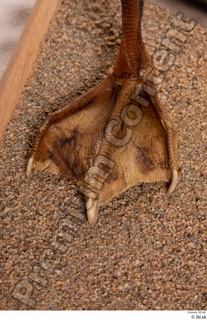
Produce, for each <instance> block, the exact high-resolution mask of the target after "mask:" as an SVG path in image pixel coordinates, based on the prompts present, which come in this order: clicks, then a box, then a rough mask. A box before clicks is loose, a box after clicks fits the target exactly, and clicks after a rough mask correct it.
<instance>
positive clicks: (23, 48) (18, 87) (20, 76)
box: [0, 0, 59, 137]
mask: <svg viewBox="0 0 207 320" xmlns="http://www.w3.org/2000/svg"><path fill="white" fill-rule="evenodd" d="M58 1H59V0H37V1H36V4H35V6H34V8H33V10H32V12H31V14H30V16H29V19H28V21H27V23H26V26H25V28H24V30H23V32H22V35H21V37H20V39H19V41H18V43H17V46H16V48H15V50H14V52H13V55H12V57H11V59H10V61H9V64H8V66H7V68H6V71H5V73H4V75H3V77H2V80H1V82H0V137H1V135H2V133H3V131H4V129H5V126H6V124H7V123H8V122H9V120H10V118H11V115H12V112H13V110H14V109H15V107H16V104H17V103H18V100H19V97H20V95H21V93H22V90H23V88H24V86H25V83H26V81H27V79H28V77H29V75H30V73H31V71H32V68H33V64H34V61H35V59H36V56H37V53H38V50H39V46H40V42H41V39H42V38H43V35H44V34H45V32H46V31H47V29H48V26H49V23H50V21H51V18H52V16H53V13H54V11H55V9H56V7H57V4H58Z"/></svg>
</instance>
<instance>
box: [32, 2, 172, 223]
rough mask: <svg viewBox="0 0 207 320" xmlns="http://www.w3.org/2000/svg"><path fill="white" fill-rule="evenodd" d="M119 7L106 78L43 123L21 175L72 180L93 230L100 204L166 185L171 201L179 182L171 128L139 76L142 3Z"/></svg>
mask: <svg viewBox="0 0 207 320" xmlns="http://www.w3.org/2000/svg"><path fill="white" fill-rule="evenodd" d="M121 2H122V40H121V46H120V50H119V53H118V56H117V59H116V61H115V64H114V66H113V67H112V68H111V70H110V72H109V75H108V76H107V77H106V79H105V80H103V81H102V82H101V83H100V84H99V85H97V86H96V87H94V88H92V89H91V90H89V91H88V92H87V93H85V94H84V95H82V96H80V97H78V98H77V99H75V100H74V101H72V102H71V103H69V104H68V105H67V106H66V107H65V108H63V109H62V110H59V111H56V112H54V113H53V114H51V115H49V116H48V118H47V119H46V120H45V122H44V123H43V125H42V126H41V127H40V129H39V132H38V134H37V136H36V139H35V143H34V146H33V149H32V152H31V156H30V159H29V161H28V165H27V169H26V176H27V177H29V176H30V174H31V171H32V170H33V169H36V170H38V171H50V172H52V173H54V174H59V175H62V176H65V177H67V178H69V179H72V180H73V181H75V182H76V184H77V186H78V187H79V189H80V190H81V192H82V193H83V194H84V196H85V200H86V209H87V216H88V221H89V223H90V224H92V225H94V224H95V223H96V221H97V218H98V205H99V204H103V203H106V202H107V201H109V200H110V199H112V198H113V197H115V196H117V195H119V194H120V193H121V192H123V191H125V190H126V189H128V188H129V187H131V186H133V185H135V184H136V183H138V182H155V181H170V180H171V184H170V187H169V190H168V194H170V193H172V192H173V191H174V189H175V186H176V184H177V180H178V162H177V140H176V132H175V130H174V128H173V124H172V121H171V119H170V117H169V115H168V113H167V111H166V110H165V108H164V107H163V106H162V105H161V104H160V102H159V101H158V97H157V94H156V90H155V86H154V84H153V80H152V79H143V78H142V77H141V76H140V70H142V69H145V68H146V67H147V66H151V64H152V63H151V59H150V56H149V55H148V53H147V51H146V49H145V46H144V43H143V41H142V37H141V18H142V11H143V1H142V0H122V1H121ZM147 87H148V88H151V91H150V90H148V89H147Z"/></svg>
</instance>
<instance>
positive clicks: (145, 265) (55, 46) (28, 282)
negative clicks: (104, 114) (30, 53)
mask: <svg viewBox="0 0 207 320" xmlns="http://www.w3.org/2000/svg"><path fill="white" fill-rule="evenodd" d="M69 3H70V1H69V0H68V1H67V0H64V1H61V4H60V6H59V10H58V11H57V13H56V15H55V16H54V19H53V21H52V23H51V26H50V29H49V31H48V33H47V34H46V35H45V38H44V40H43V42H42V46H41V51H40V53H39V56H38V58H37V61H36V64H35V66H34V69H33V72H32V75H31V77H30V79H29V80H28V82H27V84H26V86H25V88H24V91H23V93H22V95H21V97H20V100H19V103H18V106H17V108H16V110H15V112H14V114H13V117H12V119H11V121H10V123H9V124H8V126H7V128H6V131H5V134H4V136H3V139H2V142H1V149H0V221H1V222H0V223H1V225H0V236H1V242H0V246H1V255H0V259H1V265H0V272H1V276H0V279H1V280H0V308H1V309H2V310H8V309H15V310H24V309H37V310H40V309H44V310H45V309H52V310H55V309H59V310H63V309H74V310H87V309H91V310H93V309H100V310H105V309H106V310H112V309H115V310H117V309H120V310H123V309H126V310H129V309H135V310H149V309H152V310H162V309H165V310H186V309H194V310H195V309H196V310H197V309H199V310H200V309H207V286H206V276H207V274H206V271H207V235H206V228H207V220H206V212H207V201H206V199H207V183H206V178H207V162H206V161H207V160H206V151H207V135H206V124H207V113H206V70H207V68H206V67H207V66H206V65H207V56H206V45H207V40H206V36H207V31H206V29H204V28H203V27H201V26H200V25H197V26H196V27H195V28H194V30H192V31H191V32H189V33H185V32H183V34H185V35H186V41H185V43H182V44H181V51H180V53H178V54H176V61H175V64H174V66H173V67H172V68H171V69H170V70H168V71H167V72H166V73H165V80H164V82H163V83H162V84H161V85H160V86H158V91H159V96H160V99H161V101H162V102H163V103H164V104H165V105H166V107H167V109H168V110H169V112H170V114H171V116H172V117H173V119H174V121H175V126H176V128H177V132H178V155H179V162H180V165H181V177H180V181H179V184H178V187H177V189H176V191H175V192H174V194H173V195H172V196H169V197H167V196H166V190H167V186H166V185H165V184H163V183H155V184H141V185H137V186H135V187H133V188H130V189H129V190H128V191H127V192H125V193H123V194H122V195H120V196H119V197H117V198H115V199H113V200H112V201H111V202H110V203H109V204H108V205H107V206H105V207H103V208H101V210H100V217H99V220H98V223H97V224H96V226H95V227H93V228H92V227H90V226H89V224H88V222H87V220H86V217H85V209H84V204H83V201H82V196H81V195H80V194H79V193H78V191H77V188H76V186H75V185H74V184H73V182H71V181H67V180H65V179H62V178H60V177H55V176H52V175H49V174H48V175H46V174H45V175H40V174H36V173H35V174H33V176H32V178H31V179H30V180H26V179H25V168H26V163H27V160H28V157H29V152H30V150H31V146H32V143H33V141H34V137H35V132H36V131H37V129H38V128H39V126H40V124H41V122H42V121H43V120H44V118H45V116H46V115H47V114H48V113H49V112H51V111H54V110H56V109H57V108H60V107H62V106H64V105H65V103H66V102H67V101H68V100H71V99H72V98H74V97H76V96H78V95H80V94H81V93H83V92H85V91H86V90H88V89H89V88H91V87H92V86H94V84H96V83H98V82H99V81H100V80H102V79H103V78H104V76H105V75H106V74H107V72H108V69H109V68H110V66H111V65H112V64H113V62H114V59H115V57H116V54H117V51H118V48H119V44H120V32H121V26H120V24H121V12H120V2H119V0H110V1H105V0H104V1H101V2H100V4H99V5H97V3H96V2H91V3H88V1H86V0H76V1H74V2H73V3H72V4H71V3H70V6H69V5H68V4H69ZM170 16H171V12H169V11H167V10H164V9H160V8H158V7H156V6H154V5H152V4H149V3H146V5H145V11H144V18H143V36H144V40H145V42H146V44H147V48H148V50H149V52H150V53H151V54H153V52H154V51H155V50H156V49H159V48H161V42H162V40H163V39H164V38H165V35H166V32H167V30H168V29H169V28H170V27H171V26H170V22H169V21H168V19H169V17H170Z"/></svg>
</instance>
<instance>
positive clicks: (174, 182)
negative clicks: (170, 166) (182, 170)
mask: <svg viewBox="0 0 207 320" xmlns="http://www.w3.org/2000/svg"><path fill="white" fill-rule="evenodd" d="M177 183H178V171H177V170H174V171H173V173H172V180H171V184H170V187H169V189H168V192H167V195H169V194H171V193H172V192H173V191H174V190H175V187H176V185H177Z"/></svg>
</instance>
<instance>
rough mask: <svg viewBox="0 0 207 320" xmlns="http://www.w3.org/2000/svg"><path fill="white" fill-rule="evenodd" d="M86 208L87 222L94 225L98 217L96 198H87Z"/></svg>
mask: <svg viewBox="0 0 207 320" xmlns="http://www.w3.org/2000/svg"><path fill="white" fill-rule="evenodd" d="M86 209H87V217H88V222H89V224H91V225H93V226H94V225H95V223H96V221H97V219H98V200H97V199H93V198H88V200H87V202H86Z"/></svg>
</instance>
